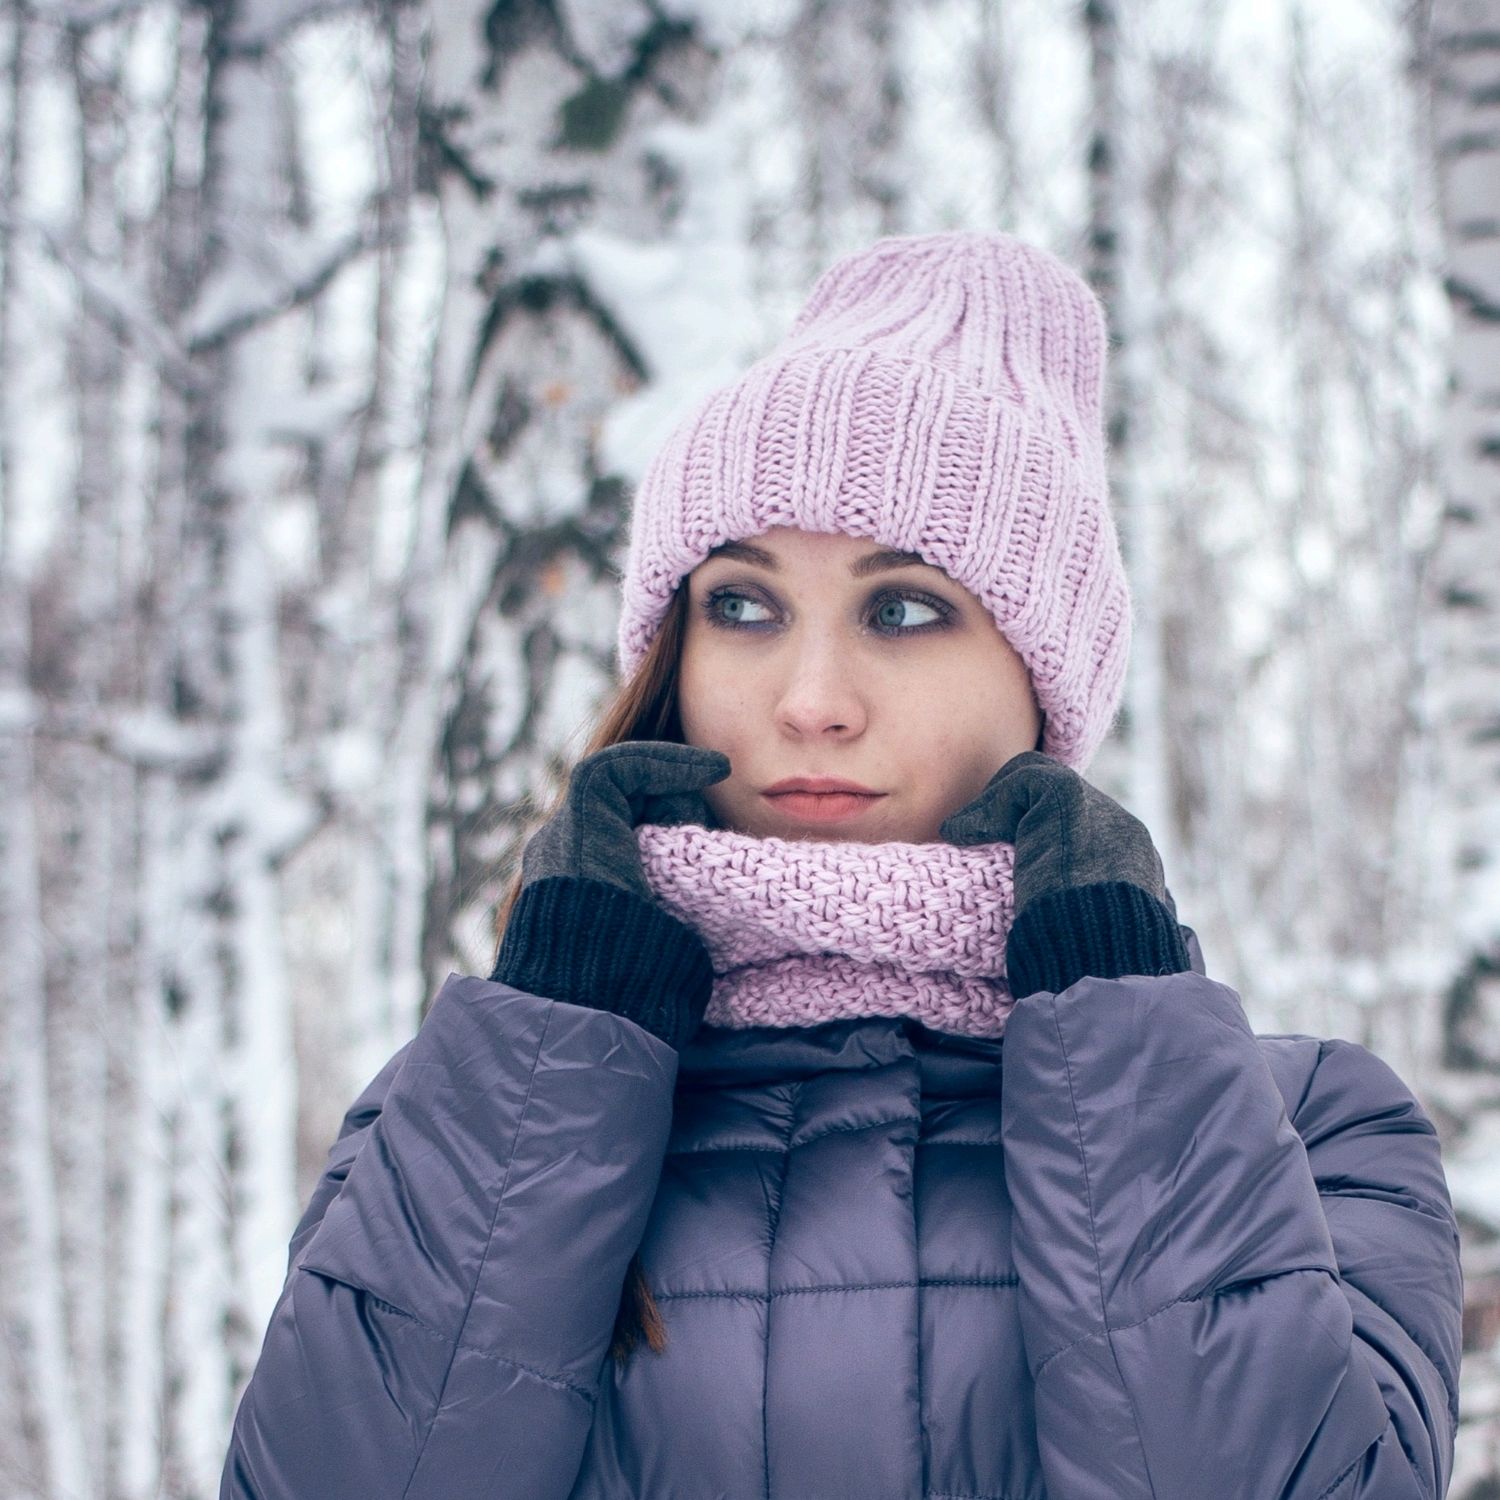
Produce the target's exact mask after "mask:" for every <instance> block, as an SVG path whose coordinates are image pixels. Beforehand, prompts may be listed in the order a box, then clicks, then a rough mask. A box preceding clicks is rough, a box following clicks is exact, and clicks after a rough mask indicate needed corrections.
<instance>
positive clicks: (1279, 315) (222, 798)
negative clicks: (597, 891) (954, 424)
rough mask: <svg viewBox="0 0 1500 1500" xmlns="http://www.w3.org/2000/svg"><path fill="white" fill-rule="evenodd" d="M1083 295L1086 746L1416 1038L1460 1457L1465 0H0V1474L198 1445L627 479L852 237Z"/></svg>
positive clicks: (1497, 65)
mask: <svg viewBox="0 0 1500 1500" xmlns="http://www.w3.org/2000/svg"><path fill="white" fill-rule="evenodd" d="M950 227H965V228H1001V229H1007V230H1011V231H1013V232H1015V233H1019V234H1021V235H1023V236H1026V237H1030V238H1033V239H1035V240H1037V241H1038V242H1039V243H1042V244H1045V245H1046V246H1048V247H1049V248H1051V249H1053V250H1055V251H1056V252H1057V253H1059V254H1060V255H1062V256H1063V257H1064V258H1066V259H1068V260H1069V261H1071V262H1072V263H1073V264H1074V265H1076V266H1077V267H1078V268H1079V269H1080V270H1081V271H1083V272H1084V273H1085V274H1086V275H1087V276H1088V277H1089V278H1090V280H1091V281H1092V282H1093V284H1094V285H1095V286H1096V288H1097V289H1098V290H1099V292H1100V294H1101V296H1103V297H1104V299H1105V301H1106V303H1107V306H1108V308H1109V312H1110V318H1111V324H1112V328H1113V331H1114V335H1115V338H1116V346H1115V349H1114V353H1113V363H1112V371H1111V422H1110V433H1111V442H1112V455H1113V457H1112V463H1113V481H1114V484H1115V496H1116V503H1117V506H1118V510H1117V514H1118V516H1119V518H1120V523H1121V527H1122V531H1123V536H1124V541H1125V546H1126V550H1127V556H1128V560H1129V566H1130V571H1131V577H1132V581H1133V588H1134V590H1135V597H1136V607H1137V624H1136V644H1135V648H1134V658H1133V662H1132V668H1131V678H1130V684H1129V687H1128V706H1127V711H1126V713H1125V715H1124V717H1123V719H1122V722H1121V725H1120V728H1119V732H1118V733H1117V734H1116V735H1115V736H1113V737H1112V739H1111V740H1110V742H1109V743H1108V744H1107V745H1106V747H1105V749H1104V750H1103V751H1102V752H1101V754H1100V756H1099V758H1098V760H1097V761H1096V762H1095V764H1094V766H1093V767H1092V768H1091V771H1090V778H1091V779H1092V780H1095V781H1097V782H1098V784H1100V785H1101V786H1102V787H1104V788H1105V789H1106V790H1108V791H1110V792H1111V793H1112V794H1113V795H1115V796H1117V797H1119V798H1120V799H1121V800H1122V801H1124V802H1125V803H1126V804H1127V805H1128V806H1129V807H1131V809H1132V810H1133V811H1135V812H1136V813H1137V814H1138V815H1139V816H1140V817H1141V818H1142V819H1143V820H1144V821H1145V823H1146V824H1147V826H1148V827H1149V828H1150V829H1151V831H1152V833H1153V835H1154V837H1155V838H1156V841H1157V843H1158V846H1159V847H1160V848H1161V850H1162V853H1163V859H1164V863H1165V867H1166V870H1167V874H1168V880H1169V883H1170V885H1171V887H1172V890H1173V893H1174V895H1175V897H1176V899H1177V902H1178V906H1179V912H1180V915H1181V916H1182V919H1183V920H1184V921H1186V922H1188V923H1190V924H1191V925H1193V926H1194V927H1195V928H1196V930H1197V931H1198V933H1199V935H1200V937H1201V939H1202V943H1203V948H1204V952H1205V956H1206V959H1207V963H1208V969H1209V973H1210V975H1211V976H1213V977H1215V978H1218V979H1221V980H1223V981H1225V982H1226V983H1229V984H1232V985H1234V986H1235V987H1236V988H1237V989H1238V990H1239V992H1240V994H1241V995H1242V997H1243V999H1244V1002H1245V1006H1246V1009H1247V1012H1248V1013H1249V1015H1250V1018H1251V1021H1252V1024H1253V1025H1255V1027H1256V1029H1257V1030H1261V1031H1301V1032H1308V1033H1313V1034H1318V1035H1336V1036H1343V1037H1349V1038H1352V1039H1355V1040H1358V1041H1360V1042H1363V1043H1364V1044H1366V1045H1367V1046H1370V1047H1372V1048H1373V1049H1374V1050H1376V1051H1377V1052H1378V1053H1379V1054H1380V1055H1381V1056H1383V1057H1384V1058H1385V1059H1386V1060H1387V1061H1389V1062H1390V1063H1391V1064H1392V1066H1393V1067H1395V1068H1396V1069H1397V1071H1398V1072H1400V1073H1401V1074H1402V1076H1403V1077H1404V1078H1405V1079H1406V1080H1407V1081H1408V1082H1409V1083H1410V1084H1411V1085H1412V1087H1413V1088H1414V1090H1415V1091H1416V1092H1417V1093H1418V1095H1419V1096H1420V1097H1421V1098H1422V1100H1423V1102H1424V1104H1425V1105H1426V1106H1427V1108H1428V1110H1429V1112H1430V1113H1431V1114H1432V1116H1433V1118H1434V1119H1435V1121H1436V1122H1437V1124H1438V1126H1439V1129H1440V1131H1441V1134H1442V1136H1443V1140H1444V1153H1445V1159H1446V1162H1447V1164H1448V1171H1449V1180H1450V1185H1451V1187H1452V1189H1453V1193H1454V1197H1455V1201H1456V1203H1457V1205H1458V1208H1459V1212H1460V1215H1461V1218H1462V1222H1463V1229H1464V1255H1465V1281H1466V1288H1467V1297H1468V1302H1469V1307H1468V1311H1467V1314H1466V1337H1465V1361H1464V1386H1463V1392H1462V1401H1461V1412H1462V1416H1463V1428H1462V1432H1461V1435H1460V1439H1459V1457H1458V1470H1457V1474H1456V1477H1455V1481H1454V1484H1453V1487H1452V1491H1451V1493H1452V1495H1453V1496H1454V1497H1456V1500H1481V1497H1490V1500H1494V1497H1496V1496H1500V0H1088V3H1086V4H1085V3H1063V0H1050V3H1048V0H905V3H899V4H898V3H897V0H736V3H734V4H726V3H713V0H492V3H480V0H428V3H426V4H421V3H414V0H413V3H403V0H364V3H360V0H301V3H297V0H199V3H190V0H179V3H176V4H169V3H160V0H155V3H153V0H5V4H4V5H3V6H0V954H3V955H4V962H3V963H0V1070H3V1072H0V1088H3V1093H0V1174H3V1177H0V1309H3V1330H4V1338H3V1340H0V1500H20V1497H26V1500H32V1497H38V1500H41V1497H45V1500H95V1497H99V1500H145V1497H164V1500H165V1497H170V1500H179V1497H180V1500H207V1497H211V1496H213V1495H216V1494H217V1490H218V1479H219V1473H220V1469H221V1467H222V1463H223V1456H224V1451H225V1447H226V1444H227V1436H228V1427H229V1421H230V1418H231V1415H232V1412H233V1409H234V1405H235V1402H236V1401H237V1399H238V1395H239V1392H240V1390H241V1389H242V1388H243V1384H244V1382H245V1380H246V1378H247V1377H248V1375H249V1372H250V1369H251V1367H252V1365H253V1363H254V1360H255V1358H256V1355H257V1353H258V1350H259V1343H260V1338H261V1335H262V1333H263V1331H264V1328H265V1323H266V1320H267V1318H268V1317H269V1314H270V1310H271V1307H272V1304H273V1303H274V1301H275V1297H276V1293H277V1290H278V1288H279V1286H280V1283H281V1280H282V1277H283V1275H284V1272H285V1256H286V1244H287V1240H288V1238H289V1236H290V1233H291V1230H292V1227H293V1224H294V1223H295V1220H296V1218H297V1216H298V1214H299V1212H300V1209H301V1205H302V1204H303V1202H304V1201H305V1200H306V1197H307V1195H308V1193H309V1192H310V1190H311V1187H312V1184H313V1182H314V1181H315V1179H316V1177H317V1175H318V1173H319V1171H320V1169H321V1167H322V1164H323V1158H324V1155H325V1152H326V1150H327V1148H328V1146H329V1144H330V1142H331V1141H332V1139H333V1137H334V1135H335V1133H336V1131H337V1128H338V1124H339V1121H340V1119H341V1117H342V1114H343V1111H344V1109H345V1108H346V1106H347V1105H348V1103H349V1102H350V1101H351V1100H352V1099H353V1098H354V1096H355V1095H356V1094H357V1093H358V1092H359V1090H360V1089H361V1088H362V1086H363V1085H364V1083H365V1082H366V1081H367V1080H368V1079H369V1078H370V1077H371V1076H372V1075H373V1074H374V1073H375V1072H376V1071H377V1069H378V1068H379V1066H380V1065H381V1064H382V1063H383V1062H384V1061H385V1059H386V1058H387V1057H388V1056H389V1055H390V1054H391V1053H392V1052H393V1051H394V1050H395V1049H396V1048H397V1047H398V1046H399V1045H400V1044H401V1043H402V1042H403V1041H405V1040H406V1039H407V1038H408V1037H409V1036H410V1035H411V1033H412V1032H413V1030H414V1029H415V1027H416V1026H417V1025H418V1024H419V1022H420V1019H421V1015H422V1013H423V1008H424V1006H425V1004H426V1002H427V1000H428V999H429V998H430V997H431V996H432V995H433V994H434V993H435V991H436V989H437V987H438V985H439V984H440V983H441V981H442V979H443V977H444V976H445V975H446V974H447V973H448V972H449V971H450V970H457V971H459V972H463V973H480V974H484V973H488V971H489V966H490V963H491V960H492V957H493V949H494V938H493V915H494V908H495V904H496V902H497V899H498V897H499V895H500V893H501V889H502V883H503V881H504V878H505V876H506V875H507V874H508V872H509V868H510V862H511V861H512V859H513V858H514V857H515V856H516V855H517V853H518V850H519V844H520V842H521V840H522V839H523V838H524V836H525V835H526V834H527V833H528V832H529V831H530V825H529V824H528V823H527V814H528V810H529V809H528V797H529V796H537V797H541V796H544V795H545V794H546V793H547V792H548V791H550V789H551V786H552V785H553V780H552V778H554V777H555V776H556V775H557V773H558V772H559V771H560V769H561V768H562V767H563V766H565V765H566V764H567V763H568V761H569V760H570V758H571V757H572V755H574V754H575V753H576V752H577V749H578V746H579V744H580V743H581V741H582V735H583V729H584V727H585V723H586V720H587V719H588V717H589V715H590V714H591V713H592V712H593V710H594V709H595V708H596V707H597V705H598V704H599V702H600V701H601V699H602V698H603V696H604V695H605V694H606V692H607V691H608V689H609V687H610V684H611V680H612V648H613V630H614V618H615V607H616V586H617V575H616V572H615V569H616V568H617V566H618V564H619V562H620V561H621V560H622V558H623V527H624V520H625V511H626V505H627V502H628V498H629V493H630V488H631V484H632V482H633V481H634V479H635V478H636V477H637V476H638V475H639V473H640V471H641V469H642V468H643V466H644V464H645V462H646V460H647V459H648V458H649V456H650V454H651V453H652V451H653V450H654V448H655V446H656V445H657V443H659V441H660V440H661V439H662V437H663V436H664V434H665V432H666V430H667V428H668V427H669V426H670V425H671V424H672V422H673V421H674V420H675V418H676V417H677V416H678V415H680V414H681V412H682V411H683V409H684V408H685V406H686V405H687V403H688V402H689V401H691V400H692V399H694V398H695V397H696V396H697V395H699V394H700V393H702V392H704V391H706V390H707V389H708V388H709V387H710V386H711V385H715V384H718V383H719V382H721V381H723V380H727V379H729V378H731V377H732V376H733V375H734V374H735V373H736V372H737V371H739V370H740V369H742V368H743V367H744V366H745V365H746V364H747V363H748V362H749V361H750V360H751V359H753V358H754V357H755V356H756V355H757V354H759V353H760V352H763V351H764V350H765V349H766V348H768V347H769V346H770V344H771V343H773V342H774V341H775V340H776V339H777V338H778V337H779V336H780V335H781V334H782V333H783V332H784V331H785V329H786V327H787V325H788V323H789V321H790V318H791V316H792V314H793V312H794V311H795V309H796V307H797V305H798V304H799V302H800V300H801V297H802V296H803V294H804V293H805V292H806V290H807V289H808V287H809V285H810V284H811V281H812V279H813V278H814V276H815V275H816V274H817V272H818V271H819V270H821V269H822V268H823V267H824V266H825V265H826V264H827V263H828V262H829V261H830V260H832V259H834V258H836V257H837V256H838V255H840V254H842V253H844V252H846V251H848V250H850V249H853V248H855V247H857V246H859V245H862V244H864V243H867V242H868V241H869V240H870V239H872V238H874V237H875V236H877V235H880V234H887V233H917V232H925V231H928V230H933V229H941V228H950Z"/></svg>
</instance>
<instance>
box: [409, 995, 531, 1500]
mask: <svg viewBox="0 0 1500 1500" xmlns="http://www.w3.org/2000/svg"><path fill="white" fill-rule="evenodd" d="M556 1013H557V1004H556V1002H555V1001H554V1002H552V1003H551V1004H549V1005H548V1007H547V1015H546V1018H545V1019H544V1020H543V1022H542V1030H541V1035H540V1036H538V1037H537V1042H536V1051H535V1053H533V1055H532V1058H531V1072H530V1073H529V1074H528V1075H527V1078H526V1097H525V1098H524V1099H523V1100H522V1101H521V1108H520V1109H519V1110H518V1111H517V1112H516V1128H515V1130H514V1132H513V1133H512V1135H511V1140H510V1151H509V1153H508V1154H507V1156H506V1159H505V1176H504V1178H503V1179H502V1180H501V1183H500V1191H499V1193H498V1194H497V1195H496V1198H495V1211H494V1212H493V1213H492V1214H491V1215H490V1227H489V1233H488V1235H487V1236H486V1237H485V1242H484V1254H483V1255H481V1256H480V1257H479V1269H478V1270H477V1271H476V1272H475V1273H474V1281H473V1284H472V1285H471V1286H470V1287H469V1296H468V1300H467V1301H466V1302H465V1303H464V1315H463V1317H462V1318H460V1319H459V1324H458V1328H459V1332H458V1336H457V1337H455V1339H454V1341H453V1354H452V1355H451V1356H450V1358H449V1360H448V1368H447V1369H446V1370H444V1371H443V1383H442V1384H441V1385H440V1386H439V1387H438V1394H437V1401H436V1403H435V1404H434V1406H433V1408H432V1416H431V1418H430V1419H429V1420H428V1423H427V1431H426V1432H425V1433H424V1434H423V1435H422V1446H421V1447H420V1448H418V1449H417V1457H416V1461H415V1462H414V1463H413V1464H412V1466H411V1473H410V1474H409V1475H408V1476H407V1480H406V1483H405V1485H403V1486H402V1489H401V1500H407V1496H408V1495H410V1494H411V1487H412V1485H414V1484H415V1483H416V1482H417V1471H418V1470H419V1469H420V1468H421V1467H422V1455H423V1454H425V1453H426V1452H427V1444H428V1443H429V1442H430V1441H431V1439H432V1429H433V1428H434V1427H436V1426H437V1414H438V1413H439V1412H440V1411H441V1410H442V1409H443V1397H444V1396H445V1395H446V1394H447V1392H448V1381H449V1378H450V1377H451V1376H452V1374H453V1361H454V1360H455V1359H456V1358H457V1357H458V1351H459V1349H460V1348H461V1347H463V1346H464V1345H463V1330H464V1328H465V1326H466V1325H467V1324H468V1321H469V1314H470V1313H471V1312H472V1311H473V1308H474V1298H475V1296H476V1295H477V1294H478V1291H479V1283H480V1281H481V1280H482V1279H483V1278H484V1268H485V1265H486V1263H487V1262H488V1260H489V1256H490V1247H491V1246H492V1245H493V1244H494V1243H495V1224H496V1221H497V1220H498V1219H499V1217H500V1210H501V1209H502V1208H503V1207H504V1206H505V1190H506V1188H508V1187H509V1186H510V1174H511V1168H512V1167H514V1166H515V1164H516V1142H517V1141H518V1140H519V1139H520V1135H521V1126H522V1125H523V1124H524V1123H525V1120H526V1111H527V1109H528V1107H529V1106H530V1104H531V1094H532V1090H533V1089H534V1088H535V1087H536V1070H537V1068H538V1066H540V1064H541V1060H542V1048H543V1047H544V1046H545V1045H546V1042H547V1032H548V1031H549V1030H550V1029H551V1026H552V1017H553V1016H554V1015H555V1014H556Z"/></svg>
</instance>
